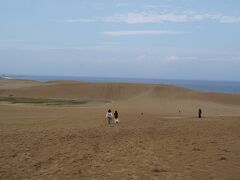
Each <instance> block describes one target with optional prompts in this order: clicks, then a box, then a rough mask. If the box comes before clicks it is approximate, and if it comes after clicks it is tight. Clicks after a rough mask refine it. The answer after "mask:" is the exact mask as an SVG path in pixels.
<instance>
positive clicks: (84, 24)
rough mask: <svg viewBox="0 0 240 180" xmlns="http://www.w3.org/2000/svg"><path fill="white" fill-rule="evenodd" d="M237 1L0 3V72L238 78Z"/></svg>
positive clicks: (33, 0) (239, 17)
mask: <svg viewBox="0 0 240 180" xmlns="http://www.w3.org/2000/svg"><path fill="white" fill-rule="evenodd" d="M239 9H240V1H239V0H101V1H100V0H95V1H94V0H92V1H89V0H68V1H67V0H21V1H19V0H0V74H19V75H20V74H21V75H61V76H97V77H134V78H160V79H198V80H232V81H240V70H239V68H240V36H239V35H240V11H239Z"/></svg>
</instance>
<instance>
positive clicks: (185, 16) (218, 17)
mask: <svg viewBox="0 0 240 180" xmlns="http://www.w3.org/2000/svg"><path fill="white" fill-rule="evenodd" d="M204 20H205V21H206V20H212V21H216V22H219V23H239V22H240V16H230V15H224V14H211V13H202V12H200V13H197V12H187V11H185V12H182V13H176V12H167V11H162V12H157V11H147V12H146V11H144V12H131V13H127V14H116V15H113V16H106V17H93V18H79V19H67V20H65V22H106V23H108V22H115V23H127V24H140V23H162V22H175V23H176V22H178V23H179V22H196V21H204Z"/></svg>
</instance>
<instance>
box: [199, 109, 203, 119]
mask: <svg viewBox="0 0 240 180" xmlns="http://www.w3.org/2000/svg"><path fill="white" fill-rule="evenodd" d="M198 118H202V109H201V108H199V109H198Z"/></svg>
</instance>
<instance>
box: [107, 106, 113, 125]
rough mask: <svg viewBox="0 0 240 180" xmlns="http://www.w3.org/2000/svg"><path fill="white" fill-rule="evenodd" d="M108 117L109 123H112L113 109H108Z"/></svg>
mask: <svg viewBox="0 0 240 180" xmlns="http://www.w3.org/2000/svg"><path fill="white" fill-rule="evenodd" d="M106 119H107V120H108V124H110V123H111V121H112V119H113V114H112V111H111V109H109V110H108V112H107V114H106Z"/></svg>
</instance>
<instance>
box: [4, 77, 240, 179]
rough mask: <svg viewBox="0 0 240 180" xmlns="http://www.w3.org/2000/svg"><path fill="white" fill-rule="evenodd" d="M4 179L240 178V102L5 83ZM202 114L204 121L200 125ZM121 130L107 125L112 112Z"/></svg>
mask: <svg viewBox="0 0 240 180" xmlns="http://www.w3.org/2000/svg"><path fill="white" fill-rule="evenodd" d="M9 95H13V96H18V97H31V98H61V99H91V100H107V101H108V103H96V104H94V103H92V104H88V105H75V106H47V105H36V104H9V103H6V102H1V103H0V142H1V146H0V179H4V180H5V179H143V180H145V179H146V180H147V179H163V180H165V179H166V180H167V179H183V180H187V179H194V180H195V179H196V180H198V179H199V180H202V179H216V180H221V179H223V180H225V179H233V180H234V179H236V180H237V179H239V178H240V95H228V94H219V93H207V92H197V91H192V90H188V89H184V88H179V87H174V86H167V85H145V84H126V83H80V82H67V81H55V82H48V83H40V82H34V81H22V80H3V79H0V96H9ZM199 107H201V108H202V110H203V118H202V119H201V120H199V119H198V118H197V110H198V108H199ZM109 108H111V109H112V110H115V109H116V110H118V111H119V115H120V124H118V125H115V124H111V125H108V124H107V121H106V119H105V113H106V111H107V110H108V109H109Z"/></svg>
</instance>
